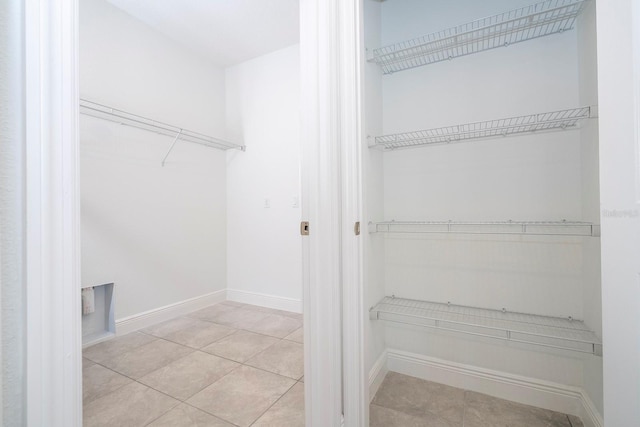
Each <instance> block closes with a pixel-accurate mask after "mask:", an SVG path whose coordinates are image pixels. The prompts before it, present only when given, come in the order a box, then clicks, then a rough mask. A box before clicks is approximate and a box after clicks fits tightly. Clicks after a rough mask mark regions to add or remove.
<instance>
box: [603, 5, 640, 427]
mask: <svg viewBox="0 0 640 427" xmlns="http://www.w3.org/2000/svg"><path fill="white" fill-rule="evenodd" d="M597 18H598V22H597V28H598V100H599V107H600V119H599V126H600V135H599V139H600V198H601V209H602V210H601V221H602V332H603V347H604V359H603V363H604V418H605V424H606V425H607V426H611V427H617V426H637V425H640V405H638V402H639V401H640V368H639V366H638V361H640V286H639V283H638V281H639V277H638V272H639V271H640V244H639V242H640V207H639V204H640V179H639V177H640V171H639V166H638V165H639V164H640V162H639V161H638V158H639V153H640V151H639V150H638V146H639V143H640V140H639V135H640V119H639V117H640V108H639V106H640V86H639V85H638V80H639V79H640V61H638V60H640V43H638V40H639V39H640V6H639V5H638V2H637V1H633V0H607V1H598V2H597ZM634 18H635V19H634ZM632 20H634V21H635V22H633V21H632ZM634 41H635V46H634V43H633V42H634ZM634 56H635V58H636V60H637V61H636V63H635V70H634V63H633V59H634Z"/></svg>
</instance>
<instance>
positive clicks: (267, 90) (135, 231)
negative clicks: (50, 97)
mask: <svg viewBox="0 0 640 427" xmlns="http://www.w3.org/2000/svg"><path fill="white" fill-rule="evenodd" d="M299 15H300V6H299V3H298V0H275V1H269V2H264V1H260V0H246V1H231V0H228V1H227V0H220V1H214V2H212V1H205V0H203V1H190V2H187V3H184V2H173V1H160V2H153V3H149V2H144V1H137V0H136V1H130V0H126V1H125V0H83V1H81V2H80V4H79V46H80V52H79V87H80V98H81V99H80V113H81V114H80V133H79V135H80V138H79V139H80V189H81V232H82V233H81V235H82V264H81V276H82V279H81V282H82V288H83V289H82V291H80V290H79V291H78V292H82V298H83V306H82V310H83V316H82V326H83V347H84V349H83V408H84V410H83V412H84V420H83V421H84V425H85V426H98V425H110V426H114V425H127V426H147V425H150V426H160V425H171V426H176V425H220V426H223V425H229V426H230V425H237V426H261V425H288V426H296V425H299V426H303V425H304V424H305V404H304V400H305V393H304V388H305V386H304V369H305V367H304V338H303V335H304V333H303V314H302V311H303V304H302V299H303V298H302V294H303V272H302V264H303V252H302V244H301V239H302V238H303V237H302V236H301V235H300V230H299V227H300V222H301V220H302V215H301V204H302V199H303V196H304V195H303V194H302V189H301V155H300V152H301V147H300V141H301V138H300V132H301V125H300V105H301V101H300V98H301V95H300V92H301V88H300V74H301V71H300V35H299V33H300V31H299Z"/></svg>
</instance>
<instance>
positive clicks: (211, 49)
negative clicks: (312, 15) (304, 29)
mask: <svg viewBox="0 0 640 427" xmlns="http://www.w3.org/2000/svg"><path fill="white" fill-rule="evenodd" d="M107 1H108V2H109V3H111V4H113V5H114V6H116V7H118V8H119V9H121V10H123V11H125V12H126V13H128V14H129V15H131V16H133V17H135V18H137V19H139V20H140V21H142V22H144V23H146V24H147V25H149V26H151V27H152V28H154V29H156V30H157V31H159V32H161V33H163V34H165V35H166V36H168V37H169V38H172V39H174V40H176V41H177V42H179V43H182V44H183V45H185V46H187V47H188V48H190V49H192V50H193V51H195V52H197V53H199V54H202V55H205V56H207V57H208V58H209V59H210V60H211V61H213V62H214V63H215V64H218V65H221V66H229V65H234V64H238V63H240V62H243V61H246V60H248V59H251V58H255V57H257V56H260V55H264V54H266V53H269V52H273V51H276V50H278V49H282V48H285V47H287V46H291V45H293V44H296V43H298V41H299V29H298V27H299V17H298V15H299V4H298V2H299V0H107Z"/></svg>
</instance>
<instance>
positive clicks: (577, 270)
mask: <svg viewBox="0 0 640 427" xmlns="http://www.w3.org/2000/svg"><path fill="white" fill-rule="evenodd" d="M530 3H531V2H530V1H528V0H518V1H512V0H494V1H491V2H476V1H472V0H461V1H456V2H455V7H452V4H451V2H449V1H444V0H438V1H430V2H424V1H420V0H405V1H402V2H384V3H382V44H383V45H385V44H390V43H395V42H399V41H402V40H405V39H408V38H413V37H417V36H420V35H424V34H425V33H428V32H430V31H437V30H440V29H443V28H446V27H449V26H454V25H457V24H460V23H462V22H466V21H469V20H473V19H477V18H481V17H485V16H489V15H492V14H495V13H499V12H503V11H506V10H510V9H513V8H517V7H520V6H525V5H528V4H530ZM577 35H578V34H577V31H568V32H565V33H563V34H558V35H554V36H551V37H546V38H541V39H538V40H533V41H528V42H526V43H521V44H517V45H512V46H509V47H507V48H500V49H494V50H491V51H487V52H483V53H481V54H478V55H470V56H466V57H462V58H456V59H454V60H452V61H446V62H441V63H437V64H433V65H430V66H426V67H420V68H416V69H413V70H407V71H403V72H398V73H395V74H392V75H388V76H385V77H384V78H383V82H382V90H383V132H384V133H385V134H388V133H395V132H405V131H411V130H420V129H429V128H434V127H440V126H447V125H455V124H458V123H466V122H473V121H481V120H490V119H496V118H502V117H511V116H517V115H524V114H532V113H537V112H545V111H554V110H560V109H565V108H574V107H578V106H580V103H581V101H583V100H582V99H581V98H580V90H579V73H578V60H579V58H578V49H577ZM582 157H583V153H582V149H581V134H580V132H579V131H565V132H555V133H547V134H540V135H529V136H519V137H513V138H505V139H499V140H486V141H476V142H466V143H460V144H452V145H448V146H434V147H424V148H416V149H411V150H400V151H396V152H388V153H385V154H384V219H385V220H392V219H396V220H449V219H451V220H472V221H473V220H487V221H491V220H508V219H512V220H533V221H535V220H561V219H567V220H583V219H585V220H588V219H593V218H585V215H586V214H585V212H584V209H583V201H582V198H583V193H589V194H591V191H594V190H595V188H593V187H594V186H595V184H594V182H593V180H592V179H591V180H587V182H586V185H587V186H586V187H584V188H583V179H582V178H583V174H584V173H585V171H584V170H583V159H582ZM589 173H591V176H593V175H594V174H595V175H596V176H597V169H596V170H595V171H593V170H591V171H589ZM589 185H590V186H591V187H589ZM595 199H597V195H596V197H595ZM595 199H594V198H592V199H591V200H595ZM591 211H592V209H591V210H589V212H591ZM591 213H592V212H591ZM378 238H380V239H384V240H385V281H386V293H387V295H390V294H395V295H396V296H398V297H405V298H412V299H421V300H430V301H441V302H446V301H451V302H452V303H454V304H463V305H471V306H479V307H487V308H496V309H500V308H503V307H505V308H506V309H507V310H510V311H520V312H528V313H537V314H542V315H551V316H561V317H566V316H573V317H574V318H578V319H582V318H584V317H585V313H584V301H583V297H584V294H583V293H584V292H585V288H584V284H583V279H584V274H585V269H586V265H587V264H590V263H597V261H598V260H597V257H596V256H594V254H593V252H592V253H590V254H587V253H586V252H585V243H584V238H571V237H569V238H567V237H543V236H537V237H534V236H488V235H487V236H467V235H465V236H461V235H443V236H438V235H428V236H401V237H398V236H392V235H389V236H386V237H383V236H379V237H378ZM587 239H588V238H587ZM587 257H588V258H587ZM590 308H591V306H590ZM386 337H387V338H386V340H387V345H388V346H389V347H390V348H397V349H400V350H406V351H412V352H416V353H421V354H425V355H428V356H433V357H439V358H443V359H446V360H450V361H454V362H459V363H464V364H470V365H474V366H480V367H486V368H490V369H496V370H499V371H503V372H509V373H513V374H517V375H525V376H529V377H533V378H538V379H543V380H548V381H554V382H559V383H564V384H568V385H574V386H582V383H583V360H582V358H581V357H580V356H577V355H572V354H566V353H562V352H552V351H539V349H531V348H527V347H526V346H518V345H506V344H504V343H495V342H490V341H485V340H482V339H473V338H468V337H467V338H462V339H461V338H459V337H452V336H448V335H446V334H437V333H429V332H425V331H424V330H415V329H413V328H410V327H400V326H388V327H387V332H386ZM596 398H597V396H596Z"/></svg>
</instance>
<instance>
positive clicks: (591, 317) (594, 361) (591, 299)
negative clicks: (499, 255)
mask: <svg viewBox="0 0 640 427" xmlns="http://www.w3.org/2000/svg"><path fill="white" fill-rule="evenodd" d="M584 7H585V9H584V11H583V12H582V14H581V15H580V18H579V22H578V28H577V30H578V59H579V63H578V77H579V91H580V105H597V104H598V75H597V74H598V69H597V68H598V62H597V49H596V44H597V42H596V35H597V34H596V5H595V2H585V6H584ZM580 144H581V147H582V149H581V153H582V155H581V162H582V166H581V174H582V176H581V181H582V218H583V220H585V221H592V222H594V223H597V224H599V223H600V182H599V180H600V173H599V172H600V170H599V165H598V163H599V156H598V120H589V121H588V122H587V123H586V124H585V126H584V127H583V128H582V129H581V130H580ZM582 243H583V257H584V259H585V260H597V261H590V262H584V263H583V275H582V276H583V278H582V283H583V301H584V310H583V311H584V321H585V323H586V324H587V325H589V327H590V328H591V329H592V330H593V331H594V332H595V333H596V334H597V335H598V336H599V337H601V338H602V289H601V272H600V239H583V240H582ZM584 388H585V390H586V392H587V394H588V395H589V397H590V398H591V400H592V401H593V402H594V405H595V406H596V408H597V409H598V411H599V412H600V414H602V412H603V406H602V358H600V357H585V360H584Z"/></svg>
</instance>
